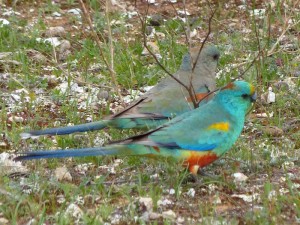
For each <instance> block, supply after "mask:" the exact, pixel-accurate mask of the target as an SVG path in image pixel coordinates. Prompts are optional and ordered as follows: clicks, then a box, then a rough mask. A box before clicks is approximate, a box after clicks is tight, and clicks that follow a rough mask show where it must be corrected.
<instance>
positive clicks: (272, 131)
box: [263, 126, 283, 137]
mask: <svg viewBox="0 0 300 225" xmlns="http://www.w3.org/2000/svg"><path fill="white" fill-rule="evenodd" d="M263 131H264V133H266V134H267V135H269V136H273V137H280V136H282V135H283V130H282V129H280V128H279V127H276V126H266V127H264V128H263Z"/></svg>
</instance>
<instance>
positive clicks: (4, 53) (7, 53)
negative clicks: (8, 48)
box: [0, 52, 12, 59]
mask: <svg viewBox="0 0 300 225" xmlns="http://www.w3.org/2000/svg"><path fill="white" fill-rule="evenodd" d="M11 55H12V52H0V59H4V58H6V57H8V56H11Z"/></svg>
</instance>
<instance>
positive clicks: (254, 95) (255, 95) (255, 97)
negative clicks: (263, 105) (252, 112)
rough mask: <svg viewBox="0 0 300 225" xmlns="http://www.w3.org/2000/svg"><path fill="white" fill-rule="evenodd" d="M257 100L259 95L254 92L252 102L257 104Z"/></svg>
mask: <svg viewBox="0 0 300 225" xmlns="http://www.w3.org/2000/svg"><path fill="white" fill-rule="evenodd" d="M256 99H257V94H256V92H254V94H253V95H251V102H255V101H256Z"/></svg>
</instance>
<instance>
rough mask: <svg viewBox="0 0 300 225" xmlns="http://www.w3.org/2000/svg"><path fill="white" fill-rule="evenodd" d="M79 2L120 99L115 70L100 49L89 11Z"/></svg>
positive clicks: (99, 42)
mask: <svg viewBox="0 0 300 225" xmlns="http://www.w3.org/2000/svg"><path fill="white" fill-rule="evenodd" d="M79 2H80V5H81V8H82V9H83V14H84V16H85V18H86V20H87V22H88V24H89V26H90V29H91V34H92V35H93V38H94V40H95V41H96V43H97V45H98V48H99V51H100V55H101V57H102V60H103V61H104V63H105V65H106V67H107V68H108V70H109V72H110V75H111V78H112V82H113V84H114V86H115V88H116V92H117V94H118V96H119V98H120V99H122V95H121V93H120V91H119V88H118V83H117V79H116V73H115V71H114V70H113V67H112V65H110V64H109V63H108V61H107V59H106V58H105V55H104V53H103V51H102V43H101V41H100V39H99V37H98V35H97V33H96V31H95V30H94V28H93V23H92V20H91V17H90V15H89V13H88V11H87V9H86V7H85V4H84V3H83V1H82V0H79ZM107 26H110V24H108V25H107ZM111 57H113V56H111Z"/></svg>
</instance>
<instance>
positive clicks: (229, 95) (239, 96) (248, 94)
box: [216, 81, 256, 115]
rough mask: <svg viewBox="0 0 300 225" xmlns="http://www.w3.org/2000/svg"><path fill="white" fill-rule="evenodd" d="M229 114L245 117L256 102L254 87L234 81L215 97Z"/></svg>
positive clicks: (243, 82) (244, 82)
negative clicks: (238, 114)
mask: <svg viewBox="0 0 300 225" xmlns="http://www.w3.org/2000/svg"><path fill="white" fill-rule="evenodd" d="M216 97H217V98H219V99H221V101H220V102H221V103H224V104H223V106H224V107H226V108H227V109H228V110H229V111H230V112H234V113H241V114H242V115H245V114H246V113H247V112H248V111H249V109H250V108H251V106H252V103H253V102H254V101H255V100H256V92H255V87H254V86H253V85H252V84H250V83H248V82H246V81H234V82H231V83H229V84H227V85H226V86H225V87H223V88H222V89H221V91H220V92H219V93H218V94H217V95H216Z"/></svg>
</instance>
